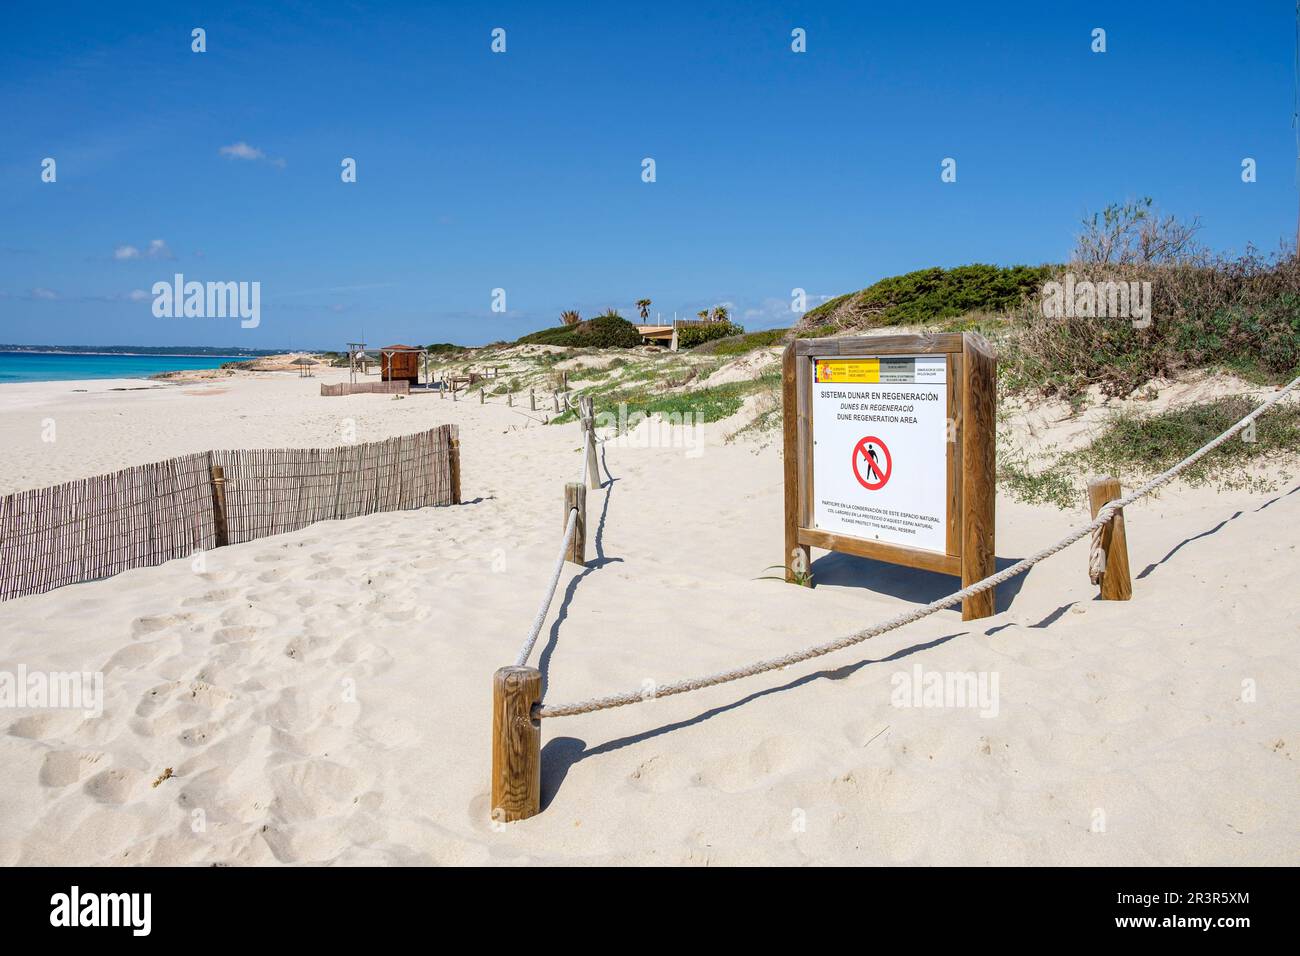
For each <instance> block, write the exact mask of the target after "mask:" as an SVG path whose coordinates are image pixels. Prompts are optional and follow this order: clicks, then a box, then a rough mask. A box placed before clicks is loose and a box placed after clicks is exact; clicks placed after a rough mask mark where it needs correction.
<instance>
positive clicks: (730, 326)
mask: <svg viewBox="0 0 1300 956" xmlns="http://www.w3.org/2000/svg"><path fill="white" fill-rule="evenodd" d="M744 334H745V329H744V327H743V326H740V325H737V324H736V323H735V322H710V323H708V324H707V325H687V326H683V327H682V328H679V329H678V330H677V347H678V348H679V349H689V348H694V347H695V346H697V345H703V344H704V343H705V342H712V341H713V340H714V339H725V338H727V337H728V336H731V335H744Z"/></svg>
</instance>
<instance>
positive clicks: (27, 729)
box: [9, 710, 85, 740]
mask: <svg viewBox="0 0 1300 956" xmlns="http://www.w3.org/2000/svg"><path fill="white" fill-rule="evenodd" d="M84 721H85V718H84V717H83V716H82V713H81V711H79V710H75V711H74V710H56V711H53V712H51V713H43V714H28V715H27V716H26V717H19V718H18V719H17V720H15V721H14V722H13V723H12V724H10V725H9V736H11V737H22V738H24V739H25V740H58V739H59V738H64V737H70V736H72V734H73V733H75V732H76V730H77V728H79V727H80V726H81V725H82V723H83V722H84Z"/></svg>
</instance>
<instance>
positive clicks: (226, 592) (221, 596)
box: [181, 588, 239, 607]
mask: <svg viewBox="0 0 1300 956" xmlns="http://www.w3.org/2000/svg"><path fill="white" fill-rule="evenodd" d="M238 593H239V590H238V589H237V588H219V589H217V590H215V591H208V592H207V593H206V594H201V595H199V596H198V597H190V598H186V599H185V600H184V601H181V607H194V606H196V605H204V604H223V603H225V602H226V601H229V600H230V599H231V598H233V597H234V596H235V595H237V594H238Z"/></svg>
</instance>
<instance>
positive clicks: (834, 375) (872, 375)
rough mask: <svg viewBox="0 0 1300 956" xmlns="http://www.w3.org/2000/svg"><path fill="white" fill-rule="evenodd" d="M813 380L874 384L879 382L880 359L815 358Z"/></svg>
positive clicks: (848, 383) (843, 383) (847, 383)
mask: <svg viewBox="0 0 1300 956" xmlns="http://www.w3.org/2000/svg"><path fill="white" fill-rule="evenodd" d="M814 371H815V378H814V381H818V382H835V383H837V384H840V385H876V384H878V383H879V382H880V359H878V358H859V359H817V362H816V367H815V370H814Z"/></svg>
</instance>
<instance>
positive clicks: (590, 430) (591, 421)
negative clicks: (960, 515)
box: [578, 395, 600, 490]
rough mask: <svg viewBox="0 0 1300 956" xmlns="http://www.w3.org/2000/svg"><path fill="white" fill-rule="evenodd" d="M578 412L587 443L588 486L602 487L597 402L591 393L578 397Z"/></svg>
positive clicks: (592, 487) (593, 487) (583, 436)
mask: <svg viewBox="0 0 1300 956" xmlns="http://www.w3.org/2000/svg"><path fill="white" fill-rule="evenodd" d="M578 414H579V415H581V416H582V439H583V441H584V442H586V444H587V487H588V488H591V489H593V490H594V489H596V488H599V487H600V465H599V464H598V463H597V461H596V402H595V399H593V398H591V396H589V395H584V396H583V397H582V398H579V399H578Z"/></svg>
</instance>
